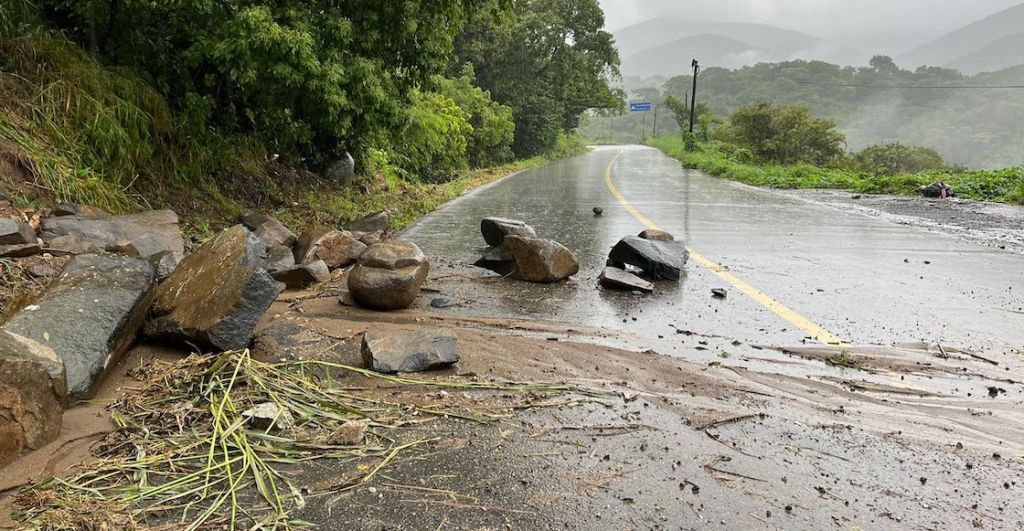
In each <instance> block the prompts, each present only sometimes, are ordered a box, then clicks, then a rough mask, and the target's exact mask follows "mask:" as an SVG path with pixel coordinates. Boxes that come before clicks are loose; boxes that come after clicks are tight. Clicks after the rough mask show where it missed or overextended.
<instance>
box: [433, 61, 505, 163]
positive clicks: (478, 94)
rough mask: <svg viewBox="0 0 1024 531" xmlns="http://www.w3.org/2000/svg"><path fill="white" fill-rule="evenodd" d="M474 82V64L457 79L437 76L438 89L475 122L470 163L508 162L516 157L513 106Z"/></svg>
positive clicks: (469, 152) (470, 144) (470, 145)
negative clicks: (514, 151)
mask: <svg viewBox="0 0 1024 531" xmlns="http://www.w3.org/2000/svg"><path fill="white" fill-rule="evenodd" d="M473 82H474V79H473V70H472V69H471V68H467V69H466V70H465V71H464V72H463V73H462V75H460V76H459V77H457V78H454V79H447V78H444V77H441V76H436V77H435V78H434V85H435V86H436V87H437V90H438V92H440V93H441V94H443V95H445V96H446V97H448V98H451V99H452V100H453V101H454V102H455V103H456V104H458V106H459V107H460V108H462V110H464V111H466V112H467V113H468V114H469V123H470V125H472V126H473V133H472V134H471V135H469V139H468V140H469V146H468V149H467V154H468V156H469V164H470V165H471V166H474V167H484V166H494V165H497V164H504V163H506V162H508V161H510V160H512V158H513V154H512V141H513V139H514V138H515V131H516V124H515V122H514V121H513V120H512V108H511V107H508V106H505V105H501V104H500V103H496V102H494V101H492V100H491V95H490V94H489V93H488V92H487V91H485V90H482V89H480V88H479V87H477V86H475V85H474V84H473Z"/></svg>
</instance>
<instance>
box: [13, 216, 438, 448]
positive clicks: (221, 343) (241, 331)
mask: <svg viewBox="0 0 1024 531" xmlns="http://www.w3.org/2000/svg"><path fill="white" fill-rule="evenodd" d="M18 215H20V216H21V217H20V218H17V219H16V218H13V217H11V218H8V217H3V216H0V258H12V257H17V259H20V258H21V257H30V256H33V255H42V258H44V259H45V258H46V257H54V256H70V257H71V258H70V260H69V261H68V262H67V264H66V266H65V267H64V269H63V271H61V272H60V273H58V272H57V271H55V270H54V269H53V268H50V267H47V266H46V264H42V263H38V264H34V265H33V266H32V267H28V266H26V268H25V271H26V274H28V275H31V276H32V277H35V278H52V281H51V283H50V285H49V286H48V287H47V288H46V290H45V291H44V292H43V293H42V295H40V296H39V298H38V300H36V301H34V303H33V304H30V305H28V306H26V307H25V308H23V309H22V310H21V311H19V312H17V313H15V314H14V315H13V316H11V318H10V319H9V320H8V321H7V322H6V323H5V324H3V326H0V420H3V421H4V422H0V466H3V465H4V464H6V463H7V462H10V461H11V460H13V459H15V458H17V456H18V455H20V453H22V452H23V451H25V450H31V449H36V448H39V447H41V446H43V445H45V444H46V443H48V442H50V441H51V440H53V439H54V438H55V437H56V436H57V435H58V434H59V432H60V426H61V418H62V415H61V413H62V411H63V408H64V407H65V406H66V405H67V404H69V403H72V402H74V401H78V400H82V399H89V398H91V397H92V396H93V394H94V393H95V390H96V388H97V387H98V385H99V383H100V382H101V381H102V379H103V378H104V376H105V375H106V374H107V372H108V371H109V370H110V369H111V368H112V367H114V366H115V365H116V364H117V363H118V361H119V359H120V358H121V356H122V354H124V353H125V352H126V351H127V350H128V349H129V348H130V347H131V346H132V345H133V344H134V343H135V341H136V340H137V339H138V337H139V336H140V335H143V336H146V337H149V338H151V339H156V340H161V341H170V342H173V343H175V344H179V345H185V346H190V347H198V348H202V349H211V350H216V351H222V350H236V349H241V348H245V347H246V346H248V345H249V343H250V342H251V340H252V336H253V331H254V329H255V327H256V325H257V323H258V322H259V321H260V319H261V318H262V317H263V315H264V314H265V313H266V311H267V309H268V308H269V307H270V305H271V304H272V303H273V301H274V300H275V299H276V298H277V296H278V295H279V294H280V293H281V291H282V290H284V289H285V288H286V287H287V288H289V289H305V288H308V287H310V286H312V285H314V284H318V283H322V282H326V281H328V280H330V279H331V278H332V275H331V271H332V270H341V269H343V268H352V271H350V273H351V274H350V277H352V278H350V279H349V285H350V287H351V288H352V290H353V293H354V294H355V295H356V298H357V300H359V301H360V302H361V303H362V304H364V305H365V306H367V307H369V308H374V309H381V310H392V309H399V308H405V307H408V306H409V305H411V304H412V302H413V300H414V299H415V298H416V295H417V294H418V293H419V290H420V287H421V286H422V284H423V282H424V281H425V280H426V276H427V273H428V271H429V261H428V260H427V258H426V256H424V255H423V253H422V251H420V250H419V248H418V247H416V246H415V245H414V244H412V243H410V242H401V241H392V240H388V233H389V231H390V216H389V215H388V214H387V213H386V212H379V213H376V214H374V215H372V216H368V217H367V218H364V219H362V220H357V221H356V222H354V223H353V224H351V225H350V226H349V230H334V229H319V228H313V229H310V230H307V231H305V232H303V233H302V234H301V235H298V236H297V235H296V234H295V233H294V232H292V231H291V230H290V229H289V228H288V227H287V226H285V225H284V224H283V223H281V222H280V221H278V220H276V219H274V218H273V217H271V216H269V215H266V214H262V213H249V214H246V215H245V216H242V219H241V224H240V225H236V226H234V227H231V228H229V229H228V230H226V231H224V232H223V233H221V234H220V235H218V236H217V237H215V238H213V239H211V240H210V241H208V242H206V243H205V244H203V245H201V246H200V247H199V248H198V249H196V250H195V252H193V253H192V254H189V255H187V256H186V254H185V241H184V238H183V237H182V235H181V231H180V228H179V225H178V217H177V215H176V214H175V213H174V212H171V211H168V210H157V211H150V212H142V213H138V214H130V215H124V216H115V215H111V214H109V213H107V212H104V211H102V210H100V209H98V208H95V207H90V206H85V205H74V204H64V205H59V206H58V207H57V208H55V209H54V210H53V211H52V212H51V213H50V215H48V216H43V217H40V216H38V215H37V216H33V217H32V218H31V219H28V217H27V216H24V215H22V214H20V213H19V214H18ZM44 253H49V254H44ZM30 260H36V259H35V258H30ZM403 344H405V345H406V346H409V345H413V344H414V342H409V341H406V343H403ZM445 345H447V343H445V342H442V346H445ZM381 348H383V347H381ZM413 350H416V351H417V353H418V356H419V357H416V356H413V358H415V359H413V358H410V359H409V360H405V359H402V360H398V361H395V363H397V364H398V365H397V366H396V367H397V368H398V369H400V370H404V369H402V367H406V368H410V369H411V368H415V367H419V366H424V367H434V366H441V365H444V364H445V363H450V362H452V361H451V352H450V349H447V348H445V349H441V348H438V349H435V350H430V349H425V350H424V349H413ZM380 352H381V353H390V354H391V355H392V356H397V355H396V354H394V351H393V350H392V351H389V350H380ZM381 355H384V354H381ZM407 357H408V356H407ZM395 359H397V358H395ZM456 360H457V357H456Z"/></svg>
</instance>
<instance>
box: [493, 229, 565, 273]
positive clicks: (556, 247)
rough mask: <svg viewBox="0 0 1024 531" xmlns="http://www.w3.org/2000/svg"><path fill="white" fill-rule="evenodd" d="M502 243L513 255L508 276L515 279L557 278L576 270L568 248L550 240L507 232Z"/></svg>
mask: <svg viewBox="0 0 1024 531" xmlns="http://www.w3.org/2000/svg"><path fill="white" fill-rule="evenodd" d="M504 246H506V247H508V248H509V249H510V250H511V251H512V256H514V257H515V261H516V270H515V272H514V273H512V276H513V277H514V278H516V279H519V280H525V281H528V282H540V283H551V282H559V281H562V280H566V279H568V278H569V277H571V276H573V275H575V274H576V273H579V271H580V264H579V262H577V261H576V256H575V255H573V254H572V251H570V250H569V249H567V248H566V247H565V246H564V245H562V244H560V243H558V242H556V241H553V240H544V239H541V238H527V237H523V236H515V235H508V236H505V243H504Z"/></svg>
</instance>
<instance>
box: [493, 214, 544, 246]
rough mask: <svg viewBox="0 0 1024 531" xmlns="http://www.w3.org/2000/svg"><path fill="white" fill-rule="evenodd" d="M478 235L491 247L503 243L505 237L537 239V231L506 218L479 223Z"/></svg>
mask: <svg viewBox="0 0 1024 531" xmlns="http://www.w3.org/2000/svg"><path fill="white" fill-rule="evenodd" d="M480 233H481V234H483V237H484V241H485V242H487V245H489V246H491V247H497V246H499V245H501V244H502V243H505V237H506V236H524V237H527V238H536V237H537V231H535V230H533V227H531V226H529V225H527V224H526V223H525V222H522V221H519V220H517V219H506V218H484V219H483V220H481V221H480Z"/></svg>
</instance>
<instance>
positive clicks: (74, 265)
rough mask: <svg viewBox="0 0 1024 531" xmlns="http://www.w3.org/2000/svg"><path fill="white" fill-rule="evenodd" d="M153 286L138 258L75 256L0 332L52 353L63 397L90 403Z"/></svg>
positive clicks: (131, 334) (127, 342)
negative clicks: (60, 371) (62, 372)
mask: <svg viewBox="0 0 1024 531" xmlns="http://www.w3.org/2000/svg"><path fill="white" fill-rule="evenodd" d="M153 282H154V274H153V267H152V266H151V265H150V264H149V262H147V261H145V260H142V259H140V258H133V257H129V256H116V255H107V254H104V255H92V254H90V255H82V256H76V257H74V258H72V259H71V261H70V262H68V264H67V265H66V266H65V267H64V271H63V272H62V273H61V275H60V276H59V277H58V278H57V280H55V281H54V282H53V283H51V284H50V287H49V288H48V289H47V290H46V292H45V293H43V295H42V297H40V299H39V300H38V301H36V303H35V304H33V305H31V306H28V307H26V308H25V309H23V310H22V311H21V312H19V313H17V314H15V315H14V317H12V318H11V319H10V321H8V322H7V324H5V325H4V326H3V329H4V330H7V331H8V332H13V333H15V334H18V335H21V336H24V337H27V338H29V339H32V340H34V341H37V342H39V343H42V344H44V345H46V346H48V347H50V348H52V349H53V350H54V351H56V353H57V354H58V355H59V356H60V357H61V359H62V360H63V361H64V366H65V367H66V370H67V385H68V396H69V397H70V398H71V399H72V400H79V399H86V398H90V397H91V396H92V394H93V392H94V391H95V390H96V387H97V385H98V384H99V383H100V381H101V380H102V378H103V377H104V376H105V375H106V372H107V371H108V370H110V369H111V368H113V367H114V366H115V365H116V364H117V362H118V361H119V360H120V358H121V355H122V354H124V353H125V352H126V351H127V350H128V349H129V348H130V347H131V346H132V344H133V343H134V342H135V338H136V334H137V333H138V331H139V328H140V327H141V326H142V323H143V322H144V321H145V318H146V309H147V307H148V305H149V302H150V300H151V295H152V293H151V290H150V288H151V287H152V286H153Z"/></svg>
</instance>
